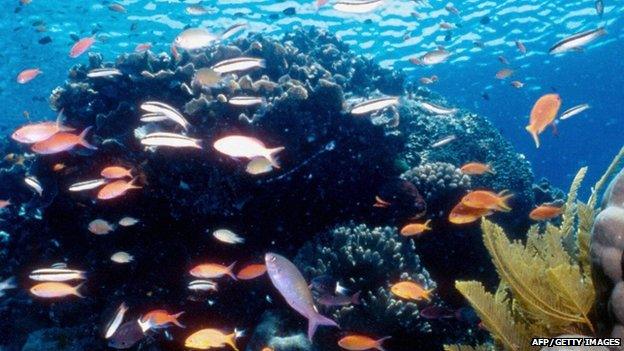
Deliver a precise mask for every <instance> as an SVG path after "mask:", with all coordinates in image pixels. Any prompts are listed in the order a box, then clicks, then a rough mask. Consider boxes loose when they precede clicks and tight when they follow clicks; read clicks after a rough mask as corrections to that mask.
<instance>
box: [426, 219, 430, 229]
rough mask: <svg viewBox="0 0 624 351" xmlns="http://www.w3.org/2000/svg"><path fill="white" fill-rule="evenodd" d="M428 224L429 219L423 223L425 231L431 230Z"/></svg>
mask: <svg viewBox="0 0 624 351" xmlns="http://www.w3.org/2000/svg"><path fill="white" fill-rule="evenodd" d="M429 223H431V219H428V220H426V221H425V229H427V230H431V227H430V226H429Z"/></svg>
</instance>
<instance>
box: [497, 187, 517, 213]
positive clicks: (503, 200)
mask: <svg viewBox="0 0 624 351" xmlns="http://www.w3.org/2000/svg"><path fill="white" fill-rule="evenodd" d="M508 192H509V190H506V189H505V190H503V191H501V192H500V193H499V195H502V197H501V199H500V202H499V203H498V204H497V205H498V208H499V209H500V210H501V211H503V212H509V211H511V207H509V205H508V204H507V200H509V199H510V198H512V197H513V196H514V194H507V193H508ZM505 194H506V195H505Z"/></svg>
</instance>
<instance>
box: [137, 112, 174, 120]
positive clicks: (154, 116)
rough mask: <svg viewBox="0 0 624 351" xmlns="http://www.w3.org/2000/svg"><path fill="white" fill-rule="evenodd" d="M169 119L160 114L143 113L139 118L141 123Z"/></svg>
mask: <svg viewBox="0 0 624 351" xmlns="http://www.w3.org/2000/svg"><path fill="white" fill-rule="evenodd" d="M168 119H169V118H168V117H167V116H165V115H163V114H162V113H158V112H155V113H144V114H143V115H142V116H141V122H163V121H166V120H168Z"/></svg>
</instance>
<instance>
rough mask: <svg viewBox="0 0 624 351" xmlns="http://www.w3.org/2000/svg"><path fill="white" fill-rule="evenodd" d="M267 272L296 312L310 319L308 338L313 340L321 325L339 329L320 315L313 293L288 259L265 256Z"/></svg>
mask: <svg viewBox="0 0 624 351" xmlns="http://www.w3.org/2000/svg"><path fill="white" fill-rule="evenodd" d="M264 260H265V263H266V266H267V272H268V273H269V277H270V278H271V282H272V283H273V285H274V286H275V288H276V289H277V290H278V291H279V292H280V294H282V296H283V297H284V299H285V300H286V302H287V303H288V305H289V306H290V307H292V308H293V309H294V310H295V311H297V312H299V314H301V315H302V316H304V317H306V318H307V319H308V338H309V339H310V340H312V337H313V336H314V332H315V331H316V328H317V327H318V326H319V325H327V326H333V327H338V324H337V323H336V322H334V321H333V320H331V319H329V318H327V317H325V316H323V315H321V314H320V313H318V311H317V309H316V306H314V300H313V299H312V292H310V288H309V287H308V283H306V281H305V279H304V278H303V275H301V272H299V270H298V269H297V267H295V265H294V264H293V263H292V262H290V261H289V260H288V259H287V258H285V257H283V256H280V255H278V254H274V253H271V252H269V253H267V254H266V255H265V256H264Z"/></svg>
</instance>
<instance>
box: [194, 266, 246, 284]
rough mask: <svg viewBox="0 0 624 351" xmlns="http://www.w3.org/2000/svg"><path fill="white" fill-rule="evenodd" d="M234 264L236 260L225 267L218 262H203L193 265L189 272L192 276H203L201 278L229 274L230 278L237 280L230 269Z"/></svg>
mask: <svg viewBox="0 0 624 351" xmlns="http://www.w3.org/2000/svg"><path fill="white" fill-rule="evenodd" d="M235 264H236V262H234V263H232V264H231V265H229V266H227V267H226V266H224V265H220V264H218V263H204V264H200V265H197V266H195V267H193V269H191V270H190V271H189V273H190V274H191V275H192V276H193V277H197V278H203V279H213V278H220V277H223V276H224V275H229V276H230V277H232V279H234V280H237V279H236V276H235V275H234V273H233V272H232V269H234V265H235Z"/></svg>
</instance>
